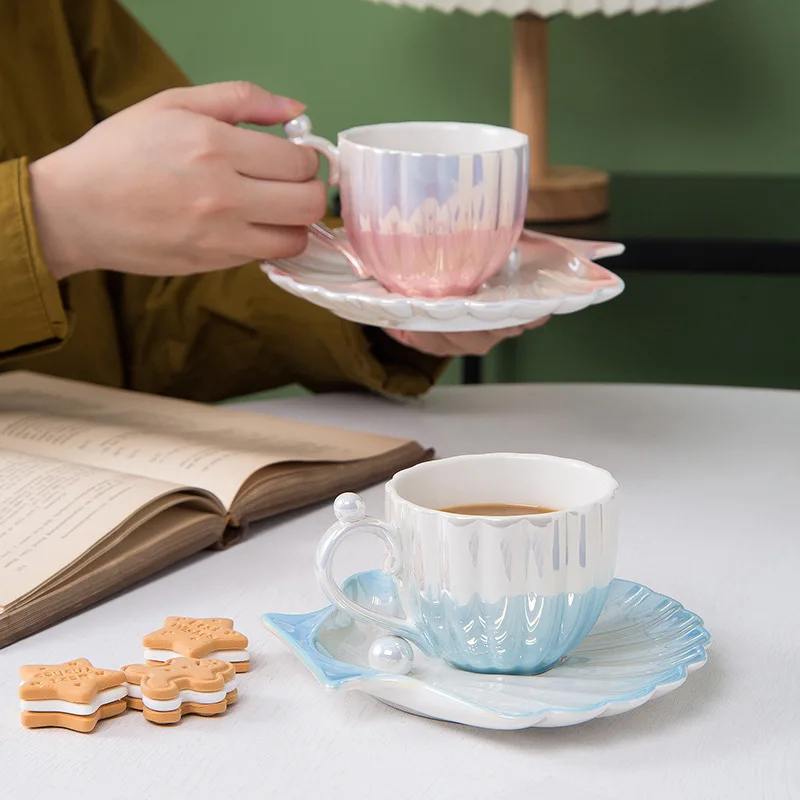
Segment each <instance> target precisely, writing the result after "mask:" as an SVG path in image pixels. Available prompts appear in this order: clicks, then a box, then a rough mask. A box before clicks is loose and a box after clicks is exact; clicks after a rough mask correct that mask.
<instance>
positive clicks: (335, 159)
mask: <svg viewBox="0 0 800 800" xmlns="http://www.w3.org/2000/svg"><path fill="white" fill-rule="evenodd" d="M283 130H284V132H285V133H286V138H287V139H288V140H289V141H290V142H292V144H296V145H300V146H301V147H310V148H312V149H313V150H316V151H317V152H318V153H320V154H322V155H323V156H324V157H325V159H326V160H327V162H328V183H329V184H330V185H331V186H338V185H339V148H338V147H337V146H336V145H335V144H334V143H333V142H329V141H328V140H327V139H324V138H323V137H322V136H317V135H316V134H315V133H313V132H312V128H311V120H310V119H309V118H308V117H307V116H306V115H305V114H301V115H300V116H299V117H295V118H294V119H292V120H289V122H287V123H286V124H285V125H284V126H283ZM308 229H309V231H310V233H311V235H312V236H314V237H315V238H316V239H318V240H319V241H321V242H323V243H324V244H327V245H330V246H331V247H334V248H336V250H338V251H339V253H341V255H343V256H344V257H345V259H346V260H347V263H348V264H350V267H351V268H352V270H353V272H355V274H356V275H357V276H358V277H359V278H361V279H362V280H366V279H367V278H369V277H370V276H369V274H368V273H367V270H366V268H365V267H364V264H363V263H362V261H361V259H360V258H359V257H358V256H357V255H356V254H355V251H354V250H353V248H352V247H350V245H349V244H348V243H347V241H345V240H342V239H341V238H340V237H339V236H337V235H336V233H335V232H334V231H333V230H331V229H330V228H329V227H328V226H327V225H326V224H325V223H324V222H316V223H314V224H313V225H309V226H308Z"/></svg>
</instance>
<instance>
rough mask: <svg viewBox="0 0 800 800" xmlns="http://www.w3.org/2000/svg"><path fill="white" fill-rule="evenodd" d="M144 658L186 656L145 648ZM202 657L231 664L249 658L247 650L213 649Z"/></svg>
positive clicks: (157, 659) (159, 659) (163, 659)
mask: <svg viewBox="0 0 800 800" xmlns="http://www.w3.org/2000/svg"><path fill="white" fill-rule="evenodd" d="M144 658H145V661H169V660H170V659H173V658H186V656H182V655H181V654H180V653H176V652H175V651H174V650H151V649H150V648H145V651H144ZM203 658H216V659H219V660H220V661H228V662H230V663H231V664H235V663H237V662H242V661H249V660H250V656H249V655H248V654H247V650H214V652H213V653H209V654H208V655H207V656H203Z"/></svg>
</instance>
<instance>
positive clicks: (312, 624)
mask: <svg viewBox="0 0 800 800" xmlns="http://www.w3.org/2000/svg"><path fill="white" fill-rule="evenodd" d="M286 133H287V136H288V137H289V139H290V140H291V141H293V142H295V143H296V144H298V145H301V146H308V147H313V148H315V149H316V150H318V151H319V152H321V153H322V154H324V155H325V156H326V157H327V159H328V162H329V166H330V180H331V182H332V183H333V184H336V185H338V186H339V188H340V195H341V205H342V218H343V222H344V228H343V229H336V230H331V229H329V228H327V227H325V226H324V225H316V226H313V227H312V229H311V231H310V233H309V247H308V249H307V250H306V252H305V253H304V254H303V255H302V256H299V257H297V258H295V259H288V260H282V261H278V262H275V263H272V264H265V265H264V266H263V268H264V270H265V272H266V273H267V274H268V275H269V277H270V278H271V279H272V280H273V281H274V282H275V283H277V284H278V285H280V286H282V287H283V288H285V289H286V290H287V291H290V292H292V293H294V294H296V295H298V296H300V297H304V298H306V299H307V300H309V301H311V302H313V303H317V304H318V305H321V306H323V307H325V308H328V309H329V310H330V311H332V312H333V313H335V314H338V315H339V316H341V317H344V318H346V319H351V320H353V321H355V322H359V323H362V324H367V325H376V326H380V327H384V328H396V329H405V330H418V331H419V330H427V331H447V332H454V331H465V330H489V329H494V328H503V327H511V326H514V325H522V324H526V323H530V322H533V321H535V320H537V319H539V318H541V317H544V316H547V315H549V314H558V313H568V312H570V311H578V310H580V309H582V308H585V307H586V306H588V305H591V304H592V303H599V302H603V301H604V300H608V299H610V298H611V297H614V296H616V295H617V294H619V293H620V292H621V291H622V289H623V284H622V281H621V280H620V279H619V278H618V277H617V276H616V275H614V274H613V273H610V272H608V271H607V270H605V269H604V268H602V267H600V266H599V265H597V264H595V263H594V262H593V259H595V258H602V257H607V256H611V255H616V254H619V253H620V252H622V249H623V248H622V246H621V245H617V244H613V243H603V242H585V241H576V240H569V239H561V238H558V237H552V236H544V235H541V234H532V233H527V232H525V231H524V230H523V223H524V218H525V206H526V200H527V194H528V142H527V139H526V137H525V136H524V135H523V134H521V133H518V132H516V131H513V130H509V129H507V128H497V127H493V126H490V125H476V124H467V123H439V122H408V123H391V124H384V125H371V126H365V127H360V128H352V129H350V130H347V131H344V132H343V133H340V134H339V142H338V147H337V146H334V145H333V144H332V143H330V142H328V141H326V140H325V139H322V138H320V137H318V136H315V135H314V134H313V133H312V132H311V123H310V121H309V120H308V118H307V117H305V116H303V117H299V118H298V119H296V120H293V121H292V122H290V123H289V124H288V125H287V126H286ZM617 491H618V487H617V482H616V481H615V480H614V478H613V477H612V476H611V475H610V474H609V473H608V472H606V471H605V470H603V469H599V468H597V467H593V466H590V465H589V464H584V463H582V462H579V461H571V460H568V459H563V458H556V457H553V456H545V455H531V454H506V453H501V454H493V455H476V456H461V457H456V458H450V459H444V460H440V461H432V462H429V463H425V464H420V465H418V466H415V467H412V468H411V469H408V470H405V471H403V472H400V473H398V474H397V475H395V476H394V478H393V479H392V480H391V481H390V482H389V483H388V485H387V486H386V519H385V520H378V519H374V518H372V517H368V516H366V510H365V507H364V503H363V501H362V500H361V498H359V497H358V496H357V495H354V494H346V495H342V496H340V497H339V498H338V499H337V500H336V502H335V504H334V511H335V514H336V518H337V522H336V523H335V524H334V525H333V527H331V528H330V530H329V531H328V532H327V534H326V535H325V536H324V537H323V539H322V541H321V543H320V545H319V548H318V551H317V574H318V578H319V583H320V586H321V588H322V590H323V592H324V593H325V594H326V596H327V597H328V599H329V600H330V601H331V603H332V604H333V605H332V606H329V607H327V608H324V609H321V610H319V611H316V612H313V613H311V614H301V615H282V614H268V615H265V616H264V618H263V619H264V622H265V624H266V625H267V627H269V628H270V629H271V630H272V631H273V632H274V633H276V634H277V635H278V636H279V637H280V638H282V639H283V640H284V641H285V642H286V643H287V644H289V645H290V646H291V647H292V648H293V649H294V650H295V651H296V652H297V653H298V655H299V656H300V657H301V658H302V660H303V661H304V663H305V664H306V666H308V667H309V669H311V671H312V672H313V673H314V674H315V675H316V676H317V678H318V679H319V681H320V682H321V683H322V684H323V686H325V687H327V688H329V689H341V690H345V691H347V690H351V689H358V690H360V691H363V692H366V693H368V694H371V695H373V696H374V697H376V698H378V699H380V700H382V701H383V702H385V703H388V704H390V705H393V706H396V707H398V708H401V709H403V710H406V711H410V712H412V713H415V714H420V715H424V716H428V717H434V718H439V719H444V720H450V721H454V722H462V723H465V724H469V725H476V726H480V727H487V728H503V729H514V728H525V727H532V726H560V725H571V724H574V723H578V722H584V721H586V720H589V719H593V718H594V717H598V716H609V715H613V714H619V713H621V712H623V711H627V710H629V709H631V708H635V707H636V706H639V705H641V704H642V703H644V702H646V701H647V700H649V699H650V698H652V697H656V696H658V695H660V694H664V693H666V692H668V691H670V690H672V689H674V688H676V687H677V686H679V685H680V684H681V683H682V682H683V681H684V680H685V679H686V676H687V674H688V672H690V671H691V670H693V669H696V668H697V667H700V666H702V665H703V664H704V663H705V660H706V647H707V646H708V644H709V641H710V637H709V634H708V632H707V631H706V630H705V629H704V628H703V624H702V620H701V619H700V618H699V617H697V616H696V615H695V614H692V613H691V612H689V611H686V610H685V609H684V608H683V607H682V606H681V605H680V604H679V603H678V602H676V601H675V600H671V599H670V598H668V597H665V596H664V595H660V594H657V593H656V592H654V591H651V590H650V589H648V588H646V587H644V586H640V585H639V584H636V583H631V582H629V581H624V580H619V579H616V578H614V564H615V560H616V555H617V534H618V524H617V502H618V500H617ZM476 503H480V504H483V508H478V507H476V506H475V504H476ZM359 531H362V532H364V531H365V532H369V533H372V534H375V535H376V536H378V537H380V538H381V539H382V540H383V541H384V543H385V544H386V547H387V549H388V552H389V561H388V566H387V568H386V569H385V570H375V571H371V572H362V573H358V574H356V575H352V576H351V577H350V578H348V579H347V580H346V581H344V583H343V584H341V585H339V584H338V583H337V582H336V580H335V579H334V577H333V565H334V561H335V556H336V553H337V550H338V548H339V545H340V544H341V542H342V541H344V540H345V539H347V538H348V537H350V536H351V535H353V534H354V533H357V532H359Z"/></svg>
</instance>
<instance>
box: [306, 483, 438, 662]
mask: <svg viewBox="0 0 800 800" xmlns="http://www.w3.org/2000/svg"><path fill="white" fill-rule="evenodd" d="M333 509H334V513H335V514H336V519H337V522H336V523H334V524H333V525H332V526H331V527H330V528H329V529H328V531H327V533H326V534H325V536H323V537H322V540H321V541H320V543H319V546H318V547H317V580H318V581H319V585H320V587H321V589H322V591H323V592H324V593H325V595H326V597H327V598H328V599H329V600H330V601H331V602H332V603H333V604H334V605H335V606H338V608H340V609H341V610H342V611H345V612H346V613H348V614H349V615H350V616H351V617H353V618H354V619H357V620H358V621H359V622H363V623H366V624H367V625H377V626H378V627H380V628H382V629H384V630H386V631H388V632H390V633H392V634H395V635H397V636H402V637H403V638H405V639H408V640H410V641H412V642H414V643H415V644H417V645H419V646H421V647H423V648H425V647H426V642H425V641H424V637H423V636H422V634H421V633H420V631H419V630H418V629H417V628H416V626H415V625H414V623H413V622H412V621H411V620H410V619H408V618H407V617H405V618H402V619H401V618H399V617H393V616H391V615H390V614H383V613H381V612H379V611H373V610H372V609H369V608H366V607H364V606H362V605H361V604H360V603H356V602H355V601H354V600H352V599H351V598H349V597H348V596H347V595H346V594H345V593H344V592H343V591H342V589H341V587H340V586H339V584H338V583H337V582H336V579H335V578H334V577H333V560H334V555H335V553H336V549H337V548H338V547H339V545H340V544H341V543H342V541H344V539H346V538H347V537H348V536H350V534H352V533H357V532H365V533H371V534H373V535H374V536H377V537H378V538H379V539H381V540H382V541H383V543H384V544H385V545H386V549H387V550H388V558H387V563H386V565H385V566H384V570H385V571H386V572H387V573H388V574H389V575H392V576H394V575H396V574H397V573H398V572H399V571H400V565H401V563H402V560H401V552H402V544H401V541H400V534H399V532H398V530H397V528H396V527H395V526H394V525H392V524H391V523H389V522H384V521H383V520H379V519H375V518H374V517H368V516H367V515H366V508H365V505H364V501H363V500H362V499H361V498H360V497H359V496H358V495H357V494H349V493H348V494H342V495H339V497H337V498H336V501H335V502H334V504H333ZM404 613H405V612H404Z"/></svg>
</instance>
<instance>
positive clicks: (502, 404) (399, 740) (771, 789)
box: [0, 386, 800, 800]
mask: <svg viewBox="0 0 800 800" xmlns="http://www.w3.org/2000/svg"><path fill="white" fill-rule="evenodd" d="M257 407H258V408H260V409H263V410H265V411H269V412H271V413H274V414H280V415H284V416H287V417H293V418H296V419H302V420H307V421H315V422H324V423H330V424H338V425H343V426H349V427H353V428H363V429H368V430H373V431H379V432H382V433H390V434H396V435H403V436H409V437H415V438H417V439H418V440H420V441H421V442H423V443H425V444H429V445H433V446H435V447H436V448H437V450H438V453H439V454H440V455H453V454H457V453H467V452H487V451H501V450H502V451H509V450H510V451H513V450H522V451H533V452H544V453H554V454H558V455H564V456H571V457H576V458H580V459H583V460H586V461H590V462H592V463H595V464H598V465H600V466H603V467H606V468H608V469H609V470H610V471H611V472H612V473H613V474H614V475H615V476H616V477H617V478H618V479H619V481H620V483H621V485H622V490H623V495H622V497H623V502H624V507H623V517H622V539H621V553H620V557H619V562H618V570H617V574H618V575H619V576H620V577H625V578H630V579H634V580H636V581H639V582H641V583H644V584H646V585H649V586H651V587H652V588H654V589H656V590H658V591H661V592H663V593H665V594H668V595H671V596H672V597H675V598H677V599H678V600H680V601H681V602H683V603H684V604H685V605H686V606H687V607H688V608H689V609H691V610H692V611H695V612H697V613H698V614H700V615H701V616H702V617H703V618H704V619H705V621H706V625H707V627H708V628H709V630H710V631H711V633H712V636H713V638H714V646H713V647H712V649H711V651H710V657H709V662H708V664H707V665H706V666H705V667H704V668H703V669H701V670H700V671H699V672H696V673H693V674H692V675H690V676H689V679H688V680H687V682H686V683H685V684H684V685H683V686H682V687H681V688H680V689H678V690H677V691H675V692H674V693H672V694H670V695H667V696H666V697H663V698H660V699H658V700H655V701H653V702H651V703H647V704H645V705H644V706H642V707H641V708H638V709H636V710H634V711H632V712H630V713H628V714H625V715H622V716H618V717H611V718H607V719H599V720H595V721H593V722H589V723H586V724H583V725H578V726H576V727H572V728H560V729H533V730H527V731H520V732H515V733H503V732H493V731H485V730H476V729H470V728H466V727H462V726H457V725H452V724H447V723H442V722H434V721H431V720H426V719H422V718H418V717H413V716H411V715H408V714H405V713H403V712H400V711H397V710H395V709H391V708H388V707H385V706H383V705H381V704H380V703H379V702H377V701H376V700H373V699H372V698H370V697H367V696H365V695H362V694H359V693H351V694H348V695H347V696H343V695H341V694H330V695H327V694H325V693H324V692H323V691H322V689H320V687H319V686H318V685H317V683H316V681H315V679H314V678H313V677H312V676H311V675H310V674H309V673H308V672H307V671H306V670H305V668H304V667H303V666H302V665H301V664H300V662H299V661H298V660H297V659H296V658H295V657H294V656H293V655H292V654H291V653H290V652H289V651H288V650H287V649H286V648H285V647H284V646H283V645H282V644H280V643H279V642H278V641H277V640H276V639H274V638H273V637H272V636H271V635H270V634H268V633H267V632H266V630H264V629H263V628H262V627H261V625H260V622H259V616H260V614H262V613H263V612H265V611H278V612H303V611H310V610H313V609H316V608H320V607H321V606H323V605H324V601H323V597H322V595H321V592H320V591H319V589H318V588H317V586H316V585H315V581H314V576H313V572H312V561H313V556H314V549H315V546H316V543H317V540H318V539H319V537H320V535H321V534H322V532H323V531H324V529H325V528H326V527H327V526H328V525H329V524H330V523H331V521H332V512H331V511H330V509H329V508H327V507H326V508H319V509H317V510H314V511H311V512H308V513H303V514H298V515H294V516H291V517H289V518H283V519H282V520H281V521H279V522H272V523H268V524H266V525H263V526H262V528H261V529H260V530H255V531H253V533H252V535H251V536H250V538H249V539H248V540H246V541H245V542H243V543H242V544H240V545H238V546H236V547H234V548H232V549H231V550H229V551H226V552H221V553H206V554H203V555H202V556H200V557H197V558H195V559H193V560H192V561H191V562H189V563H185V564H184V565H182V566H181V567H179V568H177V569H174V570H172V571H170V572H169V573H167V574H162V575H160V576H158V577H156V578H155V579H153V580H151V581H149V582H147V583H146V584H144V585H142V586H140V587H138V588H136V589H134V590H132V591H129V592H126V593H125V594H123V595H121V596H119V597H116V598H114V599H112V600H110V601H108V602H105V603H103V604H102V605H100V606H98V607H96V608H94V609H91V610H89V611H87V612H85V613H83V614H81V615H79V616H78V617H76V618H74V619H72V620H69V621H67V622H65V623H63V624H61V625H58V626H56V627H54V628H52V629H50V630H48V631H45V632H43V633H41V634H39V635H37V636H34V637H32V638H30V639H27V640H25V641H23V642H20V643H18V644H16V645H14V646H12V647H9V648H7V649H5V650H2V651H0V690H1V691H0V697H2V699H3V703H2V705H1V706H0V797H2V798H15V800H16V799H17V798H19V800H23V799H25V800H27V799H28V798H30V800H34V798H59V800H67V799H68V798H73V797H81V798H87V797H103V798H107V799H108V798H111V799H113V798H137V797H141V798H156V797H164V796H169V795H170V794H172V795H173V796H176V797H182V798H183V797H186V798H189V797H191V798H194V799H195V800H204V799H205V798H213V799H214V800H220V798H223V797H235V796H236V795H235V794H234V793H235V792H236V791H238V790H244V791H246V792H247V793H248V794H247V795H246V796H248V797H253V798H262V797H264V798H266V797H271V798H272V797H274V798H281V800H289V799H290V798H315V797H318V796H320V797H322V796H324V797H331V798H338V797H348V798H381V800H382V799H383V798H394V797H403V798H436V799H437V800H442V799H446V798H460V799H464V798H476V797H481V798H483V797H489V796H491V797H497V798H509V797H515V796H520V797H522V796H525V797H533V798H538V797H545V796H546V797H557V798H558V800H597V799H599V798H637V800H641V798H648V800H660V799H661V798H664V799H665V800H666V799H667V798H669V800H675V798H682V799H683V800H690V799H692V798H703V800H707V799H708V798H725V800H732V799H733V798H746V800H755V798H769V799H770V800H773V798H774V799H775V800H781V799H782V798H795V797H800V600H798V597H799V596H800V595H798V593H797V591H798V590H797V587H798V585H800V525H798V522H797V519H798V514H797V508H798V502H800V499H799V495H800V482H799V480H798V479H799V478H800V393H793V392H779V391H758V390H738V389H696V388H663V387H613V386H580V387H576V386H515V387H512V386H506V387H481V388H457V389H440V390H436V391H434V392H433V393H432V394H431V395H430V396H429V397H428V398H427V399H426V400H424V401H423V402H421V403H419V404H417V403H414V404H411V405H399V404H397V405H396V404H392V403H388V402H384V401H380V400H376V399H371V398H359V397H342V396H332V397H317V398H304V399H302V400H281V401H275V402H273V403H270V404H260V405H259V406H257ZM365 497H366V499H367V502H368V505H369V507H370V509H371V510H372V511H374V512H375V513H378V514H379V513H380V511H381V509H382V490H381V489H380V488H379V487H376V488H374V489H371V490H369V491H368V492H366V493H365ZM343 555H344V554H343ZM347 558H349V559H350V563H348V564H347V566H348V567H350V568H352V569H353V570H355V569H364V568H369V567H370V566H378V564H379V562H378V553H377V551H375V550H372V549H370V548H369V547H365V549H364V550H363V552H355V551H352V550H351V551H348V554H347V555H346V556H345V560H346V559H347ZM172 614H179V615H187V616H226V617H233V618H234V620H235V621H236V623H237V627H238V628H239V629H240V630H242V631H243V632H244V633H246V634H247V635H248V636H249V637H250V639H251V643H252V653H253V663H254V668H253V670H252V672H250V673H249V674H247V675H244V676H241V680H240V687H241V688H240V700H239V702H238V703H237V704H236V705H235V706H233V707H232V708H231V709H230V710H229V711H228V712H227V714H225V715H223V716H221V717H218V718H212V719H207V718H200V717H187V718H186V719H185V720H183V722H181V724H180V725H178V726H174V727H172V728H168V729H164V728H161V727H157V726H155V725H152V724H149V723H147V722H146V721H145V720H143V719H142V717H141V715H139V714H137V713H134V712H130V713H128V714H126V715H124V716H123V717H121V718H117V719H115V720H109V721H107V722H105V723H102V722H101V723H100V724H99V725H98V728H97V730H96V731H95V733H93V734H91V735H89V736H86V735H81V734H78V733H73V732H70V731H63V730H51V729H43V730H25V729H23V728H22V727H21V726H20V724H19V721H18V712H17V707H16V706H17V700H16V688H17V682H18V681H17V669H18V667H19V665H21V664H26V663H59V662H62V661H65V660H67V659H70V658H75V657H80V656H85V657H87V658H89V659H90V660H92V661H93V662H94V663H95V664H96V665H98V666H104V667H110V668H114V667H118V666H120V665H122V664H126V663H131V662H134V661H139V660H140V658H141V650H140V647H139V640H140V638H141V636H142V635H143V634H144V633H146V632H147V631H150V630H153V629H155V628H156V627H158V626H159V624H160V623H161V621H162V618H163V617H165V616H167V615H172ZM547 790H550V791H551V793H550V794H548V795H545V794H543V792H545V791H547ZM513 792H517V793H518V794H512V793H513ZM523 792H524V793H525V794H524V795H523Z"/></svg>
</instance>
